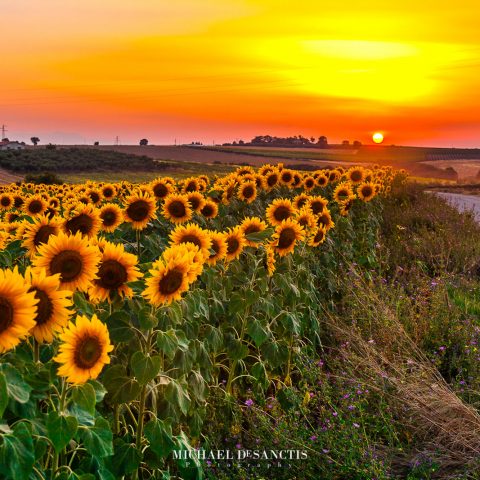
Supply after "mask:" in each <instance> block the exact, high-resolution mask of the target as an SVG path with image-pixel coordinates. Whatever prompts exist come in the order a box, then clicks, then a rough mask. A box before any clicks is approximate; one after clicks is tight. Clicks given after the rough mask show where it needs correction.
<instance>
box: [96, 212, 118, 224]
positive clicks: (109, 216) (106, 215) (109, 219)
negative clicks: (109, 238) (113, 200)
mask: <svg viewBox="0 0 480 480" xmlns="http://www.w3.org/2000/svg"><path fill="white" fill-rule="evenodd" d="M100 218H101V219H102V221H103V224H104V225H105V226H106V227H111V226H112V225H113V224H114V223H115V221H116V220H117V214H116V213H115V212H114V211H113V210H106V211H105V212H103V213H102V214H101V215H100Z"/></svg>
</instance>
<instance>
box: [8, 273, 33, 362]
mask: <svg viewBox="0 0 480 480" xmlns="http://www.w3.org/2000/svg"><path fill="white" fill-rule="evenodd" d="M37 303H38V300H37V299H36V298H35V294H34V293H33V292H29V291H28V285H27V284H26V283H25V279H24V278H23V277H22V276H21V275H20V274H19V273H18V270H17V268H16V267H15V269H14V270H9V269H7V270H3V269H0V353H4V352H6V351H7V350H11V349H12V348H14V347H16V346H17V345H18V344H19V343H20V341H21V340H23V339H24V338H26V337H28V335H29V332H30V330H31V329H32V328H33V327H34V326H35V315H36V312H37V307H36V304H37Z"/></svg>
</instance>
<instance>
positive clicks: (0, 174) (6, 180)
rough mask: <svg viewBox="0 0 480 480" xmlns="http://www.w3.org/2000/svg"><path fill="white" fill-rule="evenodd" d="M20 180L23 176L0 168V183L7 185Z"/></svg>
mask: <svg viewBox="0 0 480 480" xmlns="http://www.w3.org/2000/svg"><path fill="white" fill-rule="evenodd" d="M22 180H23V177H21V176H20V175H15V174H14V173H10V172H7V170H3V169H2V168H0V185H8V184H10V183H15V182H19V181H22Z"/></svg>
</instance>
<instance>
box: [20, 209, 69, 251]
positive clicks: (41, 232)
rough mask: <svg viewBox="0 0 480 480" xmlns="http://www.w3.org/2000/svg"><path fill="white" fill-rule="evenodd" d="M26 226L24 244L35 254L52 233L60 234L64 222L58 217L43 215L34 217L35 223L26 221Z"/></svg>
mask: <svg viewBox="0 0 480 480" xmlns="http://www.w3.org/2000/svg"><path fill="white" fill-rule="evenodd" d="M24 226H25V229H24V232H23V242H22V246H23V247H25V248H26V249H28V251H29V253H30V255H32V256H33V255H35V254H36V253H37V249H38V247H39V246H40V245H42V244H43V243H47V242H48V239H49V238H50V235H58V233H59V232H60V229H61V226H62V223H61V221H60V219H58V218H48V217H46V216H45V215H42V216H39V217H36V218H34V220H33V223H28V222H24Z"/></svg>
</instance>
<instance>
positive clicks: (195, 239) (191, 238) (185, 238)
mask: <svg viewBox="0 0 480 480" xmlns="http://www.w3.org/2000/svg"><path fill="white" fill-rule="evenodd" d="M188 242H190V243H193V244H194V245H196V246H197V247H198V248H202V242H201V241H200V240H199V238H198V237H196V236H195V235H184V236H183V237H182V238H181V239H180V243H188Z"/></svg>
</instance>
